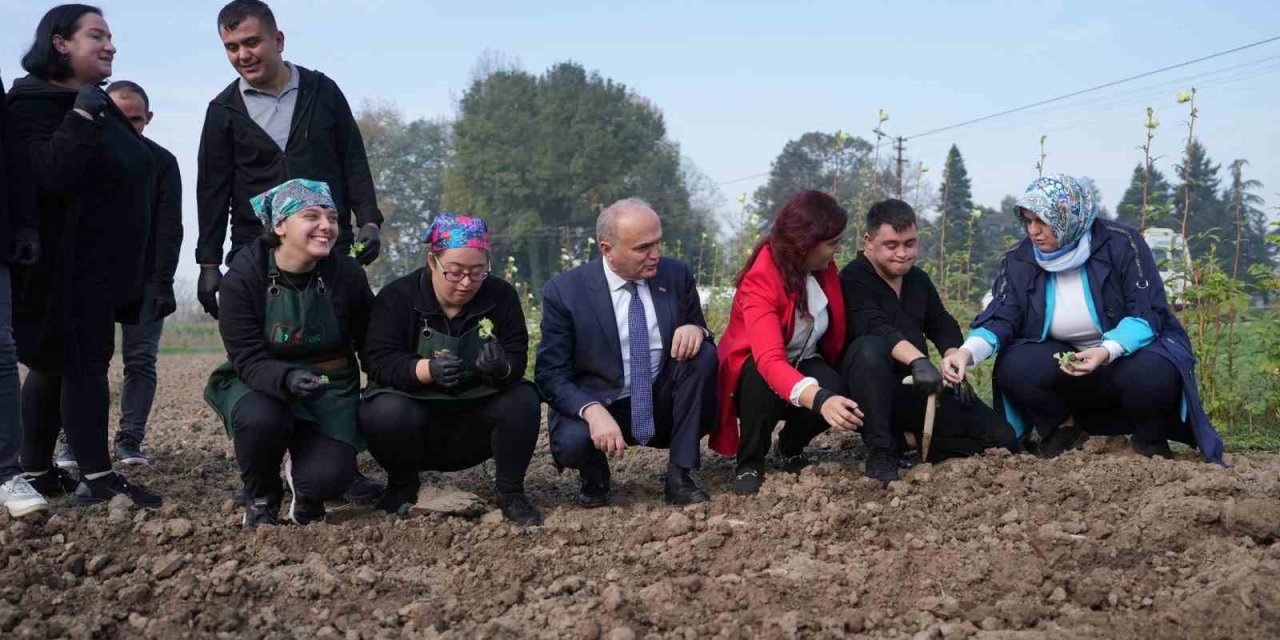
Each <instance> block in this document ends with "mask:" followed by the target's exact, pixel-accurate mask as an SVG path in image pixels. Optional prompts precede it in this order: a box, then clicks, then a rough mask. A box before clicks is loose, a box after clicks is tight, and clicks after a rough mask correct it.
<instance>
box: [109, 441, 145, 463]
mask: <svg viewBox="0 0 1280 640" xmlns="http://www.w3.org/2000/svg"><path fill="white" fill-rule="evenodd" d="M115 450H116V451H115V453H116V462H119V463H121V464H127V465H131V466H143V465H148V464H151V460H149V459H148V458H147V456H146V454H144V453H142V443H141V442H139V441H137V440H135V439H134V438H133V437H132V436H117V437H116V446H115Z"/></svg>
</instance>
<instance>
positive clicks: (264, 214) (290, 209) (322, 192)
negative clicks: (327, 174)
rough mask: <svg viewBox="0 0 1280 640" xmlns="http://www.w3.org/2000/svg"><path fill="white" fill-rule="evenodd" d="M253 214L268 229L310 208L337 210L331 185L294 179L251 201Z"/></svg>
mask: <svg viewBox="0 0 1280 640" xmlns="http://www.w3.org/2000/svg"><path fill="white" fill-rule="evenodd" d="M249 204H250V205H253V213H254V215H256V216H258V219H259V220H261V221H262V224H264V225H267V226H268V227H274V226H276V223H278V222H280V221H281V220H284V219H285V218H288V217H289V216H291V215H293V214H295V213H297V212H299V211H302V210H303V209H306V208H308V207H323V208H325V209H337V208H338V206H337V205H335V204H334V203H333V196H332V195H331V194H330V193H329V185H327V184H325V183H323V182H317V181H315V180H303V179H301V178H294V179H293V180H289V181H288V182H285V183H284V184H281V185H280V186H278V187H275V188H274V189H270V190H268V191H267V192H266V193H260V194H258V195H256V196H254V197H253V199H252V200H250V201H249Z"/></svg>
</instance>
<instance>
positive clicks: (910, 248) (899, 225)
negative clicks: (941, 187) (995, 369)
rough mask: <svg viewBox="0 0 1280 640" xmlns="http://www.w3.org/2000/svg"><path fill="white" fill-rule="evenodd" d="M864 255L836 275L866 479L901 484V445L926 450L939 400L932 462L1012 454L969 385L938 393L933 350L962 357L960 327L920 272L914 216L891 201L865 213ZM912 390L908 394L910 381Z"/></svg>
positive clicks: (1008, 435)
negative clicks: (1002, 450) (929, 415)
mask: <svg viewBox="0 0 1280 640" xmlns="http://www.w3.org/2000/svg"><path fill="white" fill-rule="evenodd" d="M863 241H864V244H865V245H866V248H865V249H863V252H862V253H860V254H858V257H857V258H855V259H854V260H853V261H852V262H850V263H849V264H847V265H845V267H844V269H843V270H841V271H840V281H841V286H842V287H843V289H844V299H845V304H846V305H847V306H848V308H849V313H848V314H847V315H846V317H847V318H848V320H847V321H848V323H849V325H848V331H847V333H846V334H845V335H848V336H851V337H852V338H853V342H852V344H850V345H849V347H848V348H847V349H846V351H845V356H844V377H845V380H846V382H848V384H849V391H850V394H849V395H850V396H851V397H852V398H853V399H854V401H855V402H857V403H858V404H859V405H860V406H862V408H863V412H864V413H865V414H866V417H865V418H864V421H863V429H862V437H863V440H864V441H865V442H866V445H867V449H869V450H870V453H869V455H868V457H867V468H866V475H867V476H868V477H871V478H874V479H876V480H880V481H881V482H892V481H894V480H897V479H898V456H899V454H900V453H901V450H902V445H903V441H904V440H905V435H906V434H910V435H911V436H912V437H914V438H915V439H916V441H917V442H920V439H921V437H922V431H923V428H922V427H923V425H924V416H925V402H926V400H927V398H928V396H929V395H930V394H937V395H938V409H937V420H936V422H935V423H934V424H935V431H934V435H933V441H932V445H931V446H930V448H929V458H928V461H930V462H938V461H941V460H945V459H947V458H951V457H957V456H966V455H973V454H975V453H981V452H982V451H983V450H985V449H989V448H993V447H1012V446H1014V443H1015V440H1016V438H1015V436H1014V433H1013V428H1012V427H1010V426H1009V424H1008V423H1006V422H1005V420H1004V418H1002V417H1001V416H1000V414H998V413H996V412H995V410H993V409H992V408H991V407H988V406H987V405H985V404H983V403H982V402H981V401H980V400H978V399H977V398H974V397H973V390H972V388H971V387H969V385H968V383H965V382H962V383H960V384H958V385H956V386H954V387H952V388H950V389H945V390H944V389H943V388H942V373H941V372H940V371H938V368H937V367H935V366H934V365H933V363H932V362H930V361H929V356H928V353H929V346H928V345H927V344H926V343H925V339H926V338H928V339H929V341H931V342H933V344H934V346H935V347H937V348H938V351H939V352H940V353H942V354H943V355H949V354H951V353H952V352H954V351H955V350H956V349H957V348H959V347H960V344H961V343H963V342H964V337H963V335H962V334H961V333H960V325H959V323H957V322H956V319H955V318H954V317H952V315H951V314H950V313H948V312H947V309H946V307H945V306H943V304H942V298H941V297H940V296H939V295H938V290H937V289H935V288H934V286H933V281H931V280H930V279H929V274H927V273H925V272H924V271H923V270H921V269H920V268H919V267H916V266H915V262H916V257H917V256H918V255H919V249H918V248H917V246H916V241H917V236H916V212H915V211H914V210H912V208H911V205H909V204H907V203H905V202H903V201H901V200H892V199H890V200H885V201H882V202H877V203H876V204H874V205H872V206H871V209H870V210H869V211H868V212H867V232H866V236H865V237H864V238H863ZM907 375H910V376H911V377H912V383H913V384H912V386H911V387H904V386H903V385H902V384H901V380H902V379H903V377H904V376H907Z"/></svg>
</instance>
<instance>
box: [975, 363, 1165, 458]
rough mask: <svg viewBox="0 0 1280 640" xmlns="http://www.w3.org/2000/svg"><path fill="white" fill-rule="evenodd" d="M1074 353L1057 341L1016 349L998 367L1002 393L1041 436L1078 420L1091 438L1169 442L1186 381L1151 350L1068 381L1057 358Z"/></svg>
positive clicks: (998, 380) (996, 380)
mask: <svg viewBox="0 0 1280 640" xmlns="http://www.w3.org/2000/svg"><path fill="white" fill-rule="evenodd" d="M1063 351H1075V349H1073V348H1072V347H1071V346H1070V345H1068V344H1066V343H1063V342H1058V341H1056V340H1047V341H1045V342H1038V343H1025V344H1018V345H1013V346H1011V347H1009V348H1007V349H1005V350H1004V351H1003V352H1002V353H1001V354H1000V358H999V360H997V361H996V368H995V373H994V374H993V375H994V377H995V382H996V384H997V385H999V386H1000V392H1001V393H1003V394H1004V395H1005V396H1006V397H1007V398H1008V399H1009V400H1010V401H1012V402H1013V403H1014V404H1015V405H1017V406H1018V407H1020V408H1021V409H1022V411H1023V412H1024V413H1025V415H1026V416H1027V418H1028V419H1029V421H1030V423H1031V425H1034V426H1035V427H1036V428H1037V429H1038V430H1040V431H1041V432H1042V433H1046V432H1047V431H1048V430H1051V429H1053V428H1054V427H1057V426H1058V425H1060V424H1062V423H1064V422H1066V420H1067V418H1072V417H1074V418H1075V423H1076V424H1077V425H1078V426H1080V427H1083V428H1084V429H1085V430H1086V431H1088V432H1089V433H1090V434H1091V435H1123V434H1130V433H1131V434H1133V435H1134V437H1135V438H1136V439H1138V440H1140V441H1142V442H1146V443H1153V444H1154V443H1157V442H1164V441H1165V440H1167V439H1168V434H1169V429H1170V428H1171V427H1172V426H1173V425H1175V424H1177V423H1178V422H1179V421H1180V417H1179V409H1180V407H1181V402H1182V377H1181V375H1180V374H1179V373H1178V369H1177V367H1175V366H1174V365H1173V363H1171V362H1169V361H1168V360H1166V359H1164V358H1163V357H1162V356H1160V355H1159V354H1156V353H1153V352H1151V351H1147V350H1139V351H1137V352H1136V353H1133V354H1131V355H1128V356H1125V357H1123V358H1121V359H1120V360H1118V361H1116V362H1112V363H1109V364H1106V365H1103V366H1102V367H1101V368H1099V369H1098V370H1097V371H1095V372H1094V373H1092V374H1090V375H1087V376H1080V377H1076V376H1069V375H1067V374H1065V373H1063V372H1062V370H1061V369H1059V368H1058V363H1057V361H1056V360H1054V358H1053V354H1054V353H1058V352H1063Z"/></svg>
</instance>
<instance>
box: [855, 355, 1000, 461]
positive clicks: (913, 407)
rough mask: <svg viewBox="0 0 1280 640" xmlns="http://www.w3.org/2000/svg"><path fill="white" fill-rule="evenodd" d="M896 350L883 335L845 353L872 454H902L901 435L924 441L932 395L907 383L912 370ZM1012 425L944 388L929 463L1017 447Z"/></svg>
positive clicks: (938, 403)
mask: <svg viewBox="0 0 1280 640" xmlns="http://www.w3.org/2000/svg"><path fill="white" fill-rule="evenodd" d="M893 346H894V345H891V344H889V341H888V340H886V339H885V338H882V337H880V336H862V337H859V338H857V339H856V340H854V341H853V343H852V344H850V345H849V348H848V350H847V351H845V355H844V360H843V362H842V363H841V368H842V369H843V370H844V377H845V380H847V381H848V383H849V392H850V394H851V397H852V398H853V401H854V402H857V403H858V406H860V407H862V412H863V414H865V415H864V417H863V426H862V439H863V442H865V443H866V445H867V448H868V449H871V450H873V451H874V450H881V451H889V452H890V453H893V454H898V453H900V452H901V451H902V449H903V446H904V440H903V437H902V434H905V433H911V434H914V435H915V437H916V442H922V441H923V440H922V439H923V437H924V414H925V408H926V405H927V404H928V396H926V395H924V394H923V393H920V392H919V391H917V390H916V389H915V388H914V387H910V386H907V385H904V384H902V379H903V378H905V377H906V376H908V375H911V372H910V370H908V369H907V368H906V367H903V366H900V365H899V364H898V363H897V361H895V360H894V359H893ZM1016 441H1017V437H1016V436H1015V435H1014V431H1013V427H1012V426H1010V425H1009V423H1008V422H1007V421H1006V420H1005V419H1004V417H1003V416H1002V415H1000V413H998V412H997V411H996V410H994V409H992V408H991V407H989V406H987V405H986V404H985V403H983V402H981V401H980V400H978V399H976V398H975V399H974V400H973V401H972V402H970V403H968V404H965V403H962V402H960V401H958V400H956V397H955V394H954V393H952V392H951V391H950V390H946V389H944V390H943V391H941V392H940V393H938V400H937V406H936V408H935V411H934V421H933V440H932V441H931V443H930V446H929V462H940V461H942V460H946V459H947V458H957V457H963V456H971V455H974V454H977V453H982V452H983V451H985V450H987V449H993V448H1005V449H1009V448H1012V447H1014V446H1015V443H1016Z"/></svg>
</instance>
